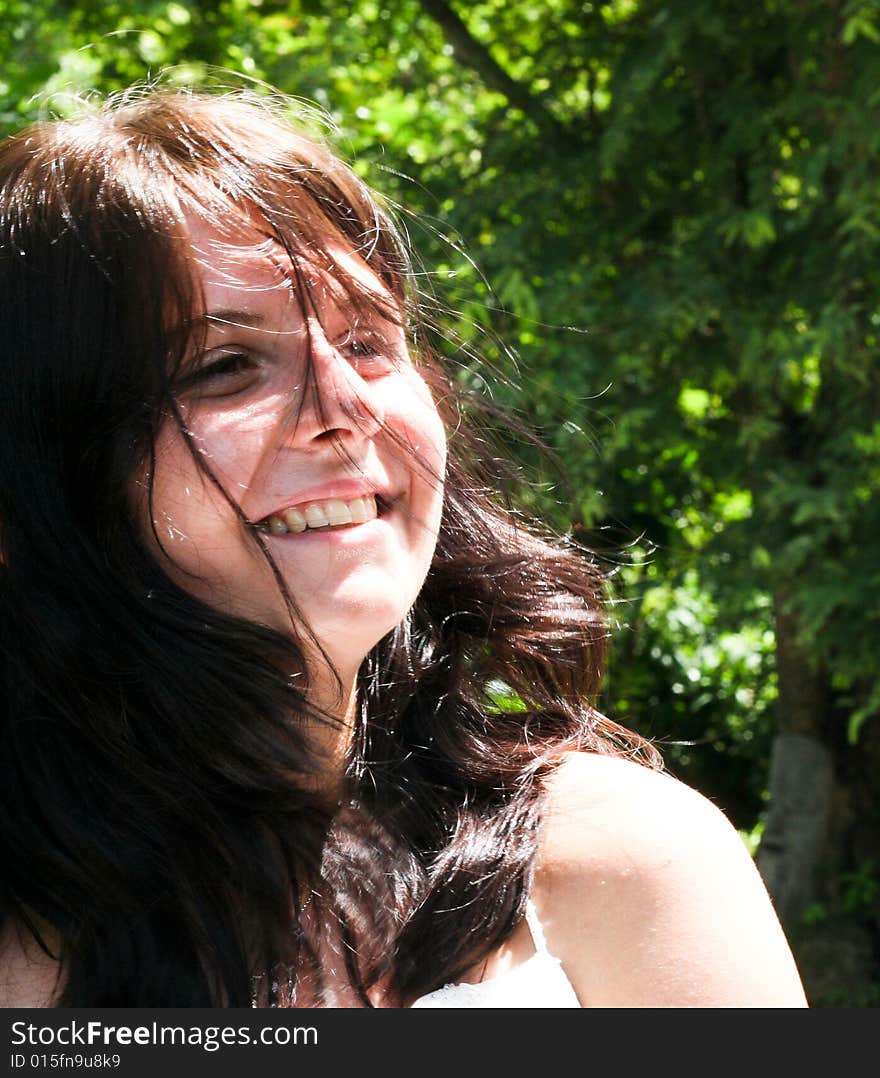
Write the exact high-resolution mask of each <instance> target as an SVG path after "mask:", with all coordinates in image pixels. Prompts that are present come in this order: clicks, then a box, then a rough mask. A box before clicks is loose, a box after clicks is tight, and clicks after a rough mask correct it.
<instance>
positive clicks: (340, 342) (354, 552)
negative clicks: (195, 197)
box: [141, 219, 446, 677]
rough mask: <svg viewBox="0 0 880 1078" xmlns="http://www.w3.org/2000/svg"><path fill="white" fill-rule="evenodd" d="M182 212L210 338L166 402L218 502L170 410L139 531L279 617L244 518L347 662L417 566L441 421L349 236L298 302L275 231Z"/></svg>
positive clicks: (441, 439)
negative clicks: (357, 298)
mask: <svg viewBox="0 0 880 1078" xmlns="http://www.w3.org/2000/svg"><path fill="white" fill-rule="evenodd" d="M188 228H189V234H190V238H191V241H192V244H193V247H194V250H195V252H196V255H197V259H198V266H199V274H200V277H201V286H202V290H203V294H204V301H205V315H206V325H207V336H206V340H205V344H204V350H203V351H202V352H201V353H200V354H199V355H197V356H193V357H191V358H190V360H189V362H188V364H187V366H186V369H185V372H184V374H183V377H182V380H181V383H180V386H179V392H178V402H179V406H180V409H181V413H182V415H183V419H184V423H185V425H186V428H187V430H188V431H189V432H190V435H191V440H192V444H193V446H194V448H195V450H196V452H197V454H198V455H200V458H201V461H202V462H203V463H204V464H205V465H206V466H207V468H208V469H210V472H211V473H212V475H213V476H214V478H215V479H216V480H217V483H219V485H220V486H221V487H222V490H223V492H225V494H226V496H227V497H228V499H229V500H227V497H224V494H223V493H221V491H220V490H218V489H217V485H216V484H215V483H213V482H211V480H210V479H209V478H208V477H207V476H206V475H205V474H204V472H203V471H202V469H201V468H199V466H198V465H197V463H196V461H195V460H194V459H193V455H192V453H191V452H190V451H189V449H188V447H187V445H186V443H185V439H184V437H183V435H182V434H181V432H180V430H179V429H178V426H177V424H176V422H175V421H174V420H173V418H171V417H169V418H168V419H167V420H166V422H165V424H164V426H163V428H162V429H161V431H160V435H159V438H158V443H157V455H156V468H155V472H154V474H153V477H152V480H153V513H152V520H151V521H150V520H149V519H146V518H147V513H146V510H145V509H143V510H142V513H143V515H144V517H145V519H144V526H145V533H146V535H147V537H148V541H149V542H150V543H151V545H152V546H153V548H154V550H156V552H157V554H158V555H159V558H160V561H161V562H162V564H163V565H164V567H165V568H166V571H167V572H168V573H169V575H171V576H172V577H173V578H174V579H176V580H177V581H178V583H179V584H180V585H181V586H182V587H184V588H185V589H186V590H188V591H190V592H191V593H192V594H194V595H197V596H198V597H200V598H202V599H204V600H205V601H207V602H209V603H210V604H211V605H213V606H215V607H217V608H219V609H222V610H224V611H227V612H229V613H233V614H236V615H241V616H244V617H246V618H249V619H251V620H254V621H257V622H260V623H262V624H266V625H269V626H271V627H273V628H275V629H278V630H280V631H282V632H288V633H289V632H290V631H291V623H290V617H289V614H288V612H287V609H286V607H285V604H284V601H283V597H282V595H281V593H280V591H279V588H278V586H277V582H276V581H275V579H274V577H273V574H272V571H271V569H270V566H269V565H268V564H267V561H266V559H265V557H264V556H263V554H262V552H261V550H260V548H259V539H258V536H257V535H256V534H255V531H258V533H259V538H262V540H263V541H264V542H265V543H266V546H267V547H268V549H269V551H270V552H271V555H272V558H273V560H274V561H275V564H276V565H277V566H278V568H279V570H280V572H281V574H282V576H283V579H284V581H285V583H286V585H287V587H288V588H289V590H290V593H291V595H292V597H293V599H294V601H295V603H296V604H297V605H298V607H299V609H300V611H301V613H302V616H303V618H304V620H305V622H306V624H307V625H308V626H309V628H310V629H311V630H312V631H313V632H314V633H315V635H316V637H317V639H318V640H319V641H320V643H321V645H322V647H323V648H324V649H325V650H326V652H327V653H328V655H329V656H330V658H331V659H332V661H333V663H334V665H335V666H336V668H337V669H338V670H339V672H340V673H341V674H343V675H344V676H349V675H350V676H351V677H353V676H354V673H356V671H357V669H358V667H359V666H360V664H361V662H362V661H363V659H364V657H365V656H366V654H367V652H368V651H369V650H370V649H371V648H372V647H373V646H374V645H375V644H376V643H377V642H378V641H379V640H380V639H381V638H382V637H383V636H384V635H385V634H386V633H387V632H389V631H390V630H391V629H392V628H393V627H394V626H395V625H396V624H398V623H399V622H400V620H401V619H402V618H403V617H404V615H405V613H406V611H407V610H408V609H409V607H410V606H411V605H412V603H413V601H414V600H415V598H416V596H417V595H418V592H419V590H420V589H421V586H422V584H423V582H424V579H425V576H426V574H427V571H428V568H429V566H430V563H431V559H432V556H433V553H434V548H435V545H436V540H437V534H438V531H439V526H440V516H441V511H442V502H443V487H442V477H443V473H444V467H445V451H446V442H445V435H444V430H443V425H442V423H441V420H440V417H439V415H438V413H437V409H436V407H435V405H434V401H433V399H432V397H431V394H430V391H429V390H428V387H427V386H426V384H425V382H424V381H423V379H422V377H421V376H420V374H419V372H418V371H417V370H416V368H415V367H414V366H413V363H412V361H411V359H410V357H409V354H408V350H407V345H406V339H405V335H404V331H403V329H402V327H401V326H400V325H398V324H397V322H396V321H394V320H391V319H390V318H387V317H384V316H383V313H382V312H383V311H384V312H385V313H387V312H388V304H393V301H392V300H391V297H390V295H389V294H388V292H387V290H386V289H385V286H384V285H383V284H382V283H381V282H380V280H379V278H378V277H376V276H375V274H374V273H373V272H372V270H371V269H370V268H369V266H368V265H367V264H366V263H365V262H364V261H363V260H362V259H361V258H360V257H358V256H357V255H356V254H355V253H354V252H353V251H352V250H351V249H350V248H347V247H345V246H343V245H342V243H341V242H340V243H338V244H337V245H335V246H333V245H331V246H329V247H328V249H329V250H330V253H331V255H332V257H333V259H334V260H335V265H334V266H333V267H332V268H331V270H330V271H329V272H328V271H327V270H323V269H321V270H313V271H311V272H310V274H309V278H310V282H311V285H312V287H310V289H309V291H310V294H311V306H308V307H307V309H308V311H309V313H308V316H306V315H304V313H303V304H302V299H303V297H302V296H301V295H300V294H298V285H297V279H296V276H295V274H293V273H292V268H291V265H290V261H289V259H288V256H287V254H286V253H285V252H284V251H283V250H282V248H281V247H280V246H279V245H278V244H277V243H275V242H274V241H272V240H269V239H267V238H266V236H265V235H263V234H260V233H259V232H257V231H256V230H254V231H251V230H250V229H247V228H246V227H245V226H243V228H242V232H241V234H240V235H239V236H238V237H236V238H235V239H234V240H232V241H230V239H229V237H228V235H225V234H221V233H220V232H218V231H217V230H215V229H214V228H212V227H211V226H209V225H206V224H205V223H204V222H202V221H199V220H195V219H191V220H189V221H188ZM352 278H353V279H354V281H355V282H356V284H357V285H359V286H360V288H361V290H367V291H368V292H369V293H370V294H372V295H374V296H375V298H376V301H377V306H378V308H379V309H378V310H377V311H374V312H372V313H370V312H367V313H364V312H361V313H360V314H359V315H357V316H356V315H355V314H354V313H353V307H352V305H351V303H350V302H349V301H348V300H347V298H346V296H345V294H344V292H343V290H342V289H341V288H340V287H339V280H340V279H352ZM141 501H142V503H143V502H145V501H146V499H144V498H142V499H141ZM230 501H231V502H232V503H233V505H230ZM234 506H235V507H237V508H238V510H239V511H240V514H241V516H243V518H244V520H242V519H241V516H239V513H237V512H236V509H235V508H234ZM153 527H154V528H155V532H156V535H157V536H158V540H159V541H158V542H157V541H156V538H155V537H154V536H153V534H152V532H153Z"/></svg>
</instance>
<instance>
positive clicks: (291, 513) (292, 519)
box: [274, 509, 307, 532]
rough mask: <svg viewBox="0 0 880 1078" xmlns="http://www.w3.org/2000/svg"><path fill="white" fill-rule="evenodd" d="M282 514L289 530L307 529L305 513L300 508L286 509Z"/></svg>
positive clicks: (299, 530)
mask: <svg viewBox="0 0 880 1078" xmlns="http://www.w3.org/2000/svg"><path fill="white" fill-rule="evenodd" d="M281 516H282V518H283V520H284V523H285V524H286V525H287V530H288V531H289V532H304V531H305V530H306V527H307V525H306V517H305V513H301V512H300V511H299V509H285V510H284V512H283V513H282V514H281ZM274 519H275V520H277V519H278V518H277V517H275V518H274Z"/></svg>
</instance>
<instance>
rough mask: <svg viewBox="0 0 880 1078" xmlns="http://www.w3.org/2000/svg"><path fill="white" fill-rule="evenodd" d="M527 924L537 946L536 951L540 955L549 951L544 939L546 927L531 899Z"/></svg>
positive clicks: (527, 905) (527, 912) (527, 908)
mask: <svg viewBox="0 0 880 1078" xmlns="http://www.w3.org/2000/svg"><path fill="white" fill-rule="evenodd" d="M526 924H527V925H528V927H529V932H531V934H532V943H534V945H535V950H536V951H537V952H538V953H539V954H540V953H541V952H543V951H546V950H547V940H546V939H545V938H544V926H543V925H542V924H541V919H540V918H539V917H538V911H537V910H536V909H535V903H534V902H532V900H531V899H528V901H527V902H526Z"/></svg>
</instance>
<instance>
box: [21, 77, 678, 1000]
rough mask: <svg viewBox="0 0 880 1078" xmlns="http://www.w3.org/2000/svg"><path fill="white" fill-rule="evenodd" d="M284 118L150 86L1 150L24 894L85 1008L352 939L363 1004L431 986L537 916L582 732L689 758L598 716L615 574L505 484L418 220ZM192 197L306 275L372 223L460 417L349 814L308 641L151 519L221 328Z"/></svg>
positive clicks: (381, 657)
mask: <svg viewBox="0 0 880 1078" xmlns="http://www.w3.org/2000/svg"><path fill="white" fill-rule="evenodd" d="M285 109H286V106H285V105H284V104H283V103H280V104H279V101H278V99H271V100H269V101H266V100H263V99H255V98H252V97H250V96H248V95H247V94H243V93H235V94H224V95H217V94H206V93H205V94H203V93H191V92H181V91H153V92H140V93H129V94H128V95H125V96H123V97H122V98H121V99H119V100H116V101H112V102H110V103H109V104H105V105H103V106H101V107H95V108H93V109H92V110H91V111H90V112H88V113H86V114H84V115H83V116H82V117H80V118H77V119H75V120H69V121H57V122H49V123H44V124H38V125H36V126H34V127H31V128H29V129H27V130H26V131H23V132H22V133H20V134H19V135H17V136H15V137H14V138H12V139H8V140H7V141H6V143H5V144H3V145H2V146H0V297H2V304H0V550H2V557H3V562H2V568H0V648H2V678H3V684H4V696H3V702H2V705H0V707H2V711H0V739H2V752H0V819H2V823H0V863H2V866H3V867H2V884H0V896H2V908H3V914H4V916H5V917H7V918H11V919H15V920H17V921H20V922H23V923H24V924H25V925H27V926H29V927H30V928H31V930H32V931H34V932H35V933H37V934H39V932H40V929H41V927H42V928H45V927H48V929H49V930H50V933H51V938H52V939H53V940H57V941H58V943H57V947H58V952H59V953H58V956H57V957H58V958H59V959H60V963H61V970H62V982H61V988H60V991H61V997H60V998H61V1001H62V1002H63V1003H64V1004H67V1005H76V1006H86V1005H91V1006H97V1005H115V1006H138V1005H143V1006H160V1005H164V1006H174V1005H193V1006H197V1005H198V1006H205V1005H208V1006H218V1005H220V1006H223V1005H233V1006H242V1005H248V1004H249V1003H251V1002H252V1001H254V1002H257V1003H260V1004H281V1005H284V1004H288V1003H290V1002H292V1001H294V1000H295V1001H296V1002H299V1003H302V1002H321V1001H322V999H325V998H326V997H325V996H324V994H323V986H324V982H325V980H326V977H325V976H324V974H325V972H326V969H327V963H328V959H327V954H328V946H330V944H332V941H333V940H337V941H338V942H340V943H341V946H340V947H339V948H338V952H337V953H338V955H339V956H340V963H342V965H343V967H344V968H343V970H342V974H343V976H344V979H346V980H347V981H348V982H349V983H350V985H351V986H352V987H353V989H354V990H355V991H356V993H357V994H358V995H359V997H360V999H361V1000H362V1001H363V1002H368V997H367V992H368V990H369V989H371V988H373V987H375V986H377V985H380V986H382V989H383V991H384V993H385V998H386V999H387V1000H388V1001H389V1002H398V1003H399V1002H401V1001H405V1000H407V999H410V998H412V997H413V996H416V995H418V994H420V993H422V992H425V991H428V990H430V989H432V988H435V987H437V986H438V985H439V984H442V983H444V982H446V981H450V980H454V979H456V978H457V977H459V976H460V975H461V974H462V973H463V972H464V971H465V970H466V969H467V968H469V967H470V966H471V965H473V964H474V963H475V962H476V961H478V960H479V959H480V958H482V957H484V956H485V955H487V954H488V953H489V952H490V951H491V950H492V949H493V948H494V947H496V946H497V945H498V944H499V943H500V942H502V941H503V940H504V939H505V938H506V937H507V936H508V935H509V934H510V932H511V931H512V929H513V927H514V925H515V924H516V923H517V921H518V920H519V918H520V917H521V915H522V910H523V904H524V901H525V897H526V895H527V892H528V888H529V885H530V878H531V872H532V865H533V860H534V854H535V849H536V843H537V838H538V833H539V826H540V810H541V800H542V794H541V779H542V777H543V776H545V775H546V774H547V773H548V772H549V771H550V770H551V769H552V768H553V767H554V766H555V765H556V764H557V762H558V761H559V759H560V758H561V755H562V753H563V752H564V751H566V750H567V749H572V748H578V749H587V750H591V751H597V752H609V753H620V754H626V755H630V756H638V757H641V758H643V759H645V760H646V761H647V762H649V763H652V764H655V765H656V763H657V758H656V755H655V754H653V750H651V749H650V747H649V746H647V745H646V744H645V743H644V742H642V741H641V739H640V738H638V737H637V736H636V735H634V734H631V733H629V732H627V731H625V730H623V729H622V728H620V727H618V726H616V725H615V724H614V723H612V722H610V721H609V720H607V719H605V718H604V717H602V716H601V715H600V714H599V713H598V712H597V711H596V710H595V707H594V704H595V700H596V694H597V692H598V689H599V681H600V677H601V672H602V665H603V657H604V648H605V639H606V630H605V627H604V622H603V616H602V603H601V592H602V582H601V576H600V573H599V571H598V569H597V568H596V566H595V565H594V564H593V562H592V561H591V560H590V559H589V558H588V557H586V556H585V554H584V553H583V552H582V551H580V550H576V549H575V548H573V547H572V546H571V545H570V544H568V543H567V542H565V541H564V540H562V539H559V538H556V537H554V536H552V535H549V534H547V533H546V532H545V531H544V530H543V529H542V528H541V527H540V526H539V525H538V524H537V523H536V522H528V521H526V520H525V519H524V518H523V516H522V515H521V514H519V513H516V512H514V511H513V510H512V509H511V508H510V506H509V505H507V504H506V503H505V501H504V499H503V498H502V497H501V496H500V494H499V492H498V490H497V482H496V477H495V476H494V475H493V474H492V472H491V470H490V469H487V467H486V464H485V460H486V458H487V453H486V444H487V443H486V441H485V439H486V437H487V435H486V434H485V433H481V434H476V433H474V432H473V431H472V430H471V428H470V426H469V421H468V414H469V407H468V404H467V401H465V400H464V399H462V398H461V395H460V394H458V393H457V391H456V389H455V382H454V379H452V378H451V377H449V376H448V375H447V374H446V373H444V370H443V367H442V365H441V363H440V362H439V360H438V358H437V356H435V355H434V354H433V353H432V350H431V347H430V343H429V337H430V335H429V333H428V332H427V327H426V324H425V320H424V318H423V317H422V315H421V313H420V308H419V303H418V296H417V294H416V289H415V287H414V285H413V281H414V279H415V278H414V275H413V274H412V272H411V269H410V262H409V258H408V255H407V251H406V247H405V245H404V244H403V243H402V242H401V239H400V234H399V232H398V230H397V229H396V228H395V226H394V223H393V221H392V219H391V217H390V215H389V214H388V213H387V212H386V211H385V210H384V209H383V208H382V207H381V205H380V203H379V202H378V200H377V199H376V197H374V195H373V194H372V193H371V192H370V191H369V190H368V189H367V188H366V186H365V185H364V184H363V183H362V182H361V181H360V180H359V179H358V178H357V176H356V175H355V174H354V172H353V171H352V170H351V169H350V168H348V167H347V166H346V165H345V164H343V163H342V162H341V161H340V159H339V158H338V157H337V156H336V155H335V154H333V153H332V152H331V151H330V150H329V149H328V148H327V147H326V146H325V145H324V144H323V143H322V141H321V140H320V139H318V138H315V137H311V136H308V135H306V134H304V133H303V131H302V130H300V129H299V128H298V127H297V126H295V125H293V124H291V122H290V121H289V120H288V118H287V115H286V112H285ZM182 212H186V213H191V214H196V215H198V216H201V217H202V218H203V219H205V220H208V221H213V222H218V221H223V220H231V221H241V220H242V219H243V218H245V217H247V218H248V219H249V220H251V221H252V220H254V219H257V220H259V221H260V222H262V226H264V227H265V229H266V231H267V233H268V234H270V235H272V236H273V237H274V238H275V239H277V240H278V242H280V243H282V244H283V246H284V248H285V249H286V251H287V252H288V254H289V257H290V259H291V262H292V264H293V266H294V270H296V267H297V265H298V263H299V262H301V261H302V259H304V258H307V257H308V258H311V259H313V258H314V256H315V252H323V253H324V254H325V255H326V253H327V244H328V238H332V237H339V236H341V237H343V238H344V239H345V241H346V242H347V243H348V244H349V245H350V246H351V247H353V248H354V249H355V250H357V251H358V252H360V253H361V254H362V256H363V257H364V258H365V259H366V260H367V262H368V264H369V265H370V266H371V268H372V269H373V270H374V272H375V273H376V274H377V275H378V276H379V277H380V278H381V280H382V281H384V282H385V284H386V285H387V287H388V289H389V291H390V294H391V295H392V296H393V297H394V302H395V304H396V314H397V316H398V317H401V318H405V319H406V324H407V326H408V332H409V333H410V345H411V348H412V350H413V352H414V354H415V355H416V357H417V361H418V363H419V364H420V366H421V369H422V371H423V374H424V376H425V378H426V380H427V381H428V382H429V384H430V385H431V386H432V387H433V390H434V393H435V395H436V399H437V401H438V404H439V405H440V407H441V409H442V412H443V414H444V417H445V418H446V419H447V421H448V422H449V424H450V425H452V424H454V425H455V429H456V436H455V438H454V439H452V442H451V445H450V455H449V460H448V466H447V473H446V475H445V476H444V477H437V478H438V480H440V479H442V480H443V481H444V482H445V493H444V509H443V519H442V523H441V529H440V536H439V540H438V543H437V547H436V553H435V556H434V559H433V563H432V565H431V568H430V571H429V574H428V577H427V580H426V582H425V585H424V587H423V589H422V591H421V594H420V595H419V597H418V599H417V601H416V602H415V604H414V605H413V607H412V608H411V609H410V610H409V612H408V613H407V615H406V617H405V618H404V619H403V621H402V622H401V624H400V625H398V626H397V627H396V628H395V630H394V631H393V632H391V633H390V634H388V635H387V636H386V637H385V638H384V639H383V640H382V641H380V643H379V644H378V645H377V646H376V647H375V648H374V649H373V651H372V652H371V653H370V654H369V655H368V656H367V658H366V660H365V661H364V663H363V665H362V668H361V671H360V675H359V683H358V688H359V691H358V708H359V714H358V726H357V730H356V736H355V738H354V743H353V748H352V756H351V760H350V766H349V769H348V776H347V781H348V787H349V788H348V790H347V792H346V796H345V797H344V799H343V807H341V808H340V807H338V806H337V805H328V804H326V803H325V802H324V801H322V800H321V798H320V797H318V796H317V795H315V794H313V793H310V792H309V790H308V789H306V788H300V785H299V784H297V783H295V782H292V781H291V778H290V776H291V774H304V773H308V772H310V771H313V770H315V768H316V766H317V764H316V762H315V759H314V754H313V752H312V749H311V746H310V744H309V743H308V741H307V739H306V737H305V736H304V734H303V727H302V724H300V723H296V722H291V721H290V717H291V715H292V714H293V715H296V714H304V713H306V712H307V711H308V710H309V705H308V704H307V702H306V698H305V692H304V689H303V687H302V686H303V685H304V684H305V681H304V680H297V681H296V682H292V681H291V679H290V678H289V676H288V674H289V671H290V670H291V665H292V663H296V662H297V661H299V662H300V666H301V667H302V668H303V671H304V663H302V662H301V659H302V656H301V653H300V651H299V649H298V648H297V645H296V644H295V643H292V642H291V639H290V638H289V637H288V636H282V635H281V634H278V633H275V632H272V631H270V630H269V629H267V628H265V627H263V626H260V625H257V624H253V623H251V622H248V621H245V620H242V619H239V618H234V617H231V616H229V615H227V614H224V613H222V612H220V611H218V610H216V609H213V608H212V607H210V606H209V605H206V604H205V603H203V602H201V601H200V600H198V599H197V598H195V597H194V596H192V595H190V594H189V593H187V592H186V591H185V590H183V589H181V588H180V587H179V586H178V585H176V584H175V583H174V582H173V581H172V580H171V579H169V577H168V575H167V574H166V572H165V571H164V570H163V568H162V566H161V565H160V564H159V562H158V560H157V558H156V557H155V556H154V555H153V554H152V553H151V552H150V549H149V547H148V545H147V544H146V543H145V542H144V538H143V536H142V535H141V534H140V533H139V529H138V526H137V524H136V522H135V520H134V519H133V514H132V511H131V505H130V493H129V492H130V489H131V482H132V476H133V475H135V474H136V473H138V472H141V473H145V474H146V475H148V476H149V474H150V471H151V468H150V461H151V456H152V454H153V453H154V447H155V438H156V434H157V431H158V429H159V426H160V424H161V423H162V422H163V420H164V419H165V418H167V416H168V415H169V414H170V415H176V416H177V417H178V419H180V413H179V411H178V410H177V408H176V401H175V384H176V379H177V378H179V374H180V370H181V366H182V364H183V362H184V358H185V355H186V353H187V349H188V348H189V347H191V343H192V341H191V338H192V335H193V333H194V332H196V330H195V328H194V327H195V325H196V324H197V319H196V317H195V316H196V314H197V313H198V296H197V295H196V294H195V292H194V288H193V284H192V281H193V274H192V264H193V257H194V256H193V253H192V251H191V249H190V248H189V245H188V243H187V242H186V240H185V237H184V238H182V237H181V231H180V227H179V223H180V219H181V213H182ZM335 272H336V273H337V275H339V276H340V280H341V284H342V285H343V287H345V289H346V291H347V292H348V294H349V297H350V300H351V303H352V305H353V307H354V308H357V307H358V305H364V304H366V305H369V304H371V303H375V302H376V299H375V297H371V296H369V295H366V294H364V292H363V290H362V289H359V287H358V285H357V282H356V281H352V280H347V279H345V277H344V274H343V273H342V271H341V270H340V269H339V268H338V267H337V269H336V271H335ZM382 313H383V315H385V316H387V315H388V311H383V312H382ZM470 411H472V409H470ZM182 433H183V434H184V435H186V430H185V424H183V425H182ZM194 455H195V456H196V458H197V459H198V462H199V466H200V467H202V468H203V469H204V470H205V471H206V474H208V475H210V466H209V464H208V463H207V462H206V461H205V460H204V459H203V458H201V457H199V455H198V454H194ZM491 455H492V454H491V453H490V454H488V456H491ZM211 478H212V480H213V481H214V482H217V480H216V478H215V477H213V476H211ZM218 485H219V484H218ZM230 504H232V502H230ZM252 538H254V541H257V542H258V541H259V538H258V536H257V537H253V536H252ZM264 552H265V554H266V557H267V558H269V554H268V551H265V550H264ZM277 579H278V583H279V587H280V588H281V589H282V590H284V581H283V579H282V578H281V576H280V574H278V575H277ZM287 599H288V602H289V604H290V608H291V610H292V611H293V612H294V613H295V611H296V596H295V595H293V596H290V595H289V596H287ZM304 672H305V671H304ZM328 941H329V942H328ZM46 946H47V947H52V946H53V944H52V943H51V941H50V940H48V939H47V940H46ZM331 951H332V946H331Z"/></svg>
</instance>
